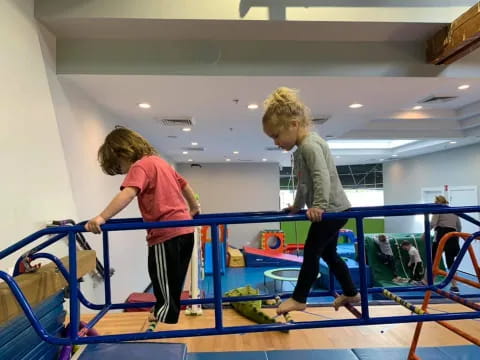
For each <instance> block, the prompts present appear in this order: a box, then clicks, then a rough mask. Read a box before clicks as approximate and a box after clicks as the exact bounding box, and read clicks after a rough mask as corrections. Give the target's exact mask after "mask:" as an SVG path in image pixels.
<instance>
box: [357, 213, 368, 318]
mask: <svg viewBox="0 0 480 360" xmlns="http://www.w3.org/2000/svg"><path fill="white" fill-rule="evenodd" d="M355 220H356V221H355V222H356V223H357V244H358V266H359V270H360V296H361V299H362V318H363V319H365V320H366V319H369V318H370V314H369V312H368V288H367V271H366V268H365V264H366V259H365V236H364V233H363V218H362V217H356V218H355Z"/></svg>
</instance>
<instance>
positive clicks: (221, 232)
mask: <svg viewBox="0 0 480 360" xmlns="http://www.w3.org/2000/svg"><path fill="white" fill-rule="evenodd" d="M479 210H480V208H478V207H458V208H456V207H448V206H439V205H428V204H426V205H398V206H385V207H367V208H352V210H351V211H349V212H348V213H331V214H324V216H325V218H335V217H338V218H342V217H344V218H345V217H348V218H353V219H355V220H356V223H355V231H352V230H348V229H344V230H342V231H341V232H340V234H339V238H340V239H339V244H340V246H343V249H345V250H344V251H343V252H341V255H340V256H341V257H342V258H343V260H344V261H345V262H346V263H347V265H348V268H349V270H350V271H351V273H352V276H353V279H354V281H355V283H356V285H357V286H358V288H359V289H360V293H361V299H362V301H361V304H360V305H359V306H352V305H350V304H347V305H346V306H345V308H344V309H343V310H341V311H338V312H335V311H333V309H332V308H331V306H330V304H331V302H332V300H333V299H334V298H335V297H336V296H338V294H339V292H340V290H339V287H338V285H337V283H336V281H335V279H334V278H333V276H332V275H331V274H329V272H328V269H327V268H326V266H325V265H324V264H322V263H320V269H321V270H320V274H319V276H318V280H317V283H316V286H315V288H314V289H313V291H312V293H311V294H310V297H309V300H308V305H309V306H308V308H307V310H306V311H302V312H293V313H291V314H286V315H285V316H282V317H279V316H276V315H275V312H274V310H275V307H276V306H277V305H278V304H279V303H280V302H281V301H282V300H283V299H285V298H287V297H288V296H289V294H290V293H291V290H292V287H293V286H294V283H295V277H296V275H297V274H298V268H299V266H300V265H301V250H302V244H301V243H300V242H298V243H295V244H293V246H292V244H288V243H287V239H286V236H285V232H284V231H282V230H281V229H266V230H264V231H261V232H260V234H259V244H260V248H258V249H255V248H250V247H246V248H243V249H233V248H229V246H228V232H229V229H228V225H230V224H245V223H263V222H265V223H266V222H271V221H272V220H277V221H279V222H281V223H283V222H297V221H304V220H305V213H304V212H303V213H300V214H297V215H289V214H285V213H283V212H258V213H225V214H203V215H199V216H198V217H196V218H195V219H194V220H190V221H177V222H163V223H144V222H143V221H142V220H141V219H125V220H124V221H122V220H115V221H111V222H107V224H105V225H103V226H102V228H103V231H104V235H103V259H102V260H103V266H104V268H106V269H108V268H109V238H108V234H109V232H111V231H119V230H122V231H128V230H134V229H142V228H149V227H176V226H182V225H183V226H185V225H191V226H196V227H197V229H198V230H197V233H198V236H197V245H198V247H197V248H196V250H195V252H194V257H193V258H192V264H191V266H190V271H189V275H188V278H189V281H188V284H186V289H187V293H188V296H186V297H185V299H184V300H183V301H182V304H183V305H184V307H185V308H184V311H183V312H182V316H181V321H180V323H179V324H177V325H174V326H173V327H172V326H167V325H165V324H157V323H154V324H152V323H149V322H148V321H146V315H147V314H148V309H149V308H150V307H151V306H152V305H153V302H139V301H126V302H125V303H112V301H111V295H110V294H111V282H110V277H106V278H105V280H104V283H103V286H104V288H105V302H104V304H93V303H91V302H90V301H89V300H88V299H87V298H85V296H84V295H83V293H82V291H81V288H80V287H79V284H80V282H79V279H81V278H82V277H83V276H85V275H86V274H87V273H89V272H91V271H94V270H95V268H96V265H97V262H96V260H97V259H96V254H95V252H94V251H92V250H81V251H77V241H76V240H77V237H76V234H77V233H82V232H83V231H84V229H83V224H82V223H80V224H78V225H70V226H59V227H50V228H45V229H43V230H40V231H38V232H36V233H34V234H32V235H31V236H29V237H27V238H25V239H23V240H21V241H19V242H17V243H15V244H14V245H12V246H10V247H8V248H7V249H4V250H2V251H1V252H0V259H1V258H3V257H5V256H8V255H9V254H11V253H13V252H15V251H17V250H20V249H23V250H24V248H28V247H29V245H30V244H31V243H32V242H33V241H35V240H37V239H39V238H42V237H43V236H47V235H48V240H46V241H44V242H43V243H42V244H41V245H38V246H36V247H35V248H34V250H35V251H28V252H27V253H28V259H26V258H20V259H19V263H21V262H23V263H24V264H27V266H26V267H25V266H24V267H20V266H19V267H18V273H16V274H15V275H14V276H10V275H8V274H6V273H5V272H0V278H1V279H2V280H3V281H4V282H3V283H1V284H0V296H1V298H0V301H1V304H2V309H3V308H5V309H6V311H2V318H1V319H0V324H1V325H0V326H1V327H0V332H1V334H2V336H1V339H2V341H1V344H0V350H1V352H0V354H1V358H2V359H27V358H29V359H60V360H65V359H70V358H72V359H74V358H75V359H98V358H99V357H102V358H103V359H114V358H115V359H132V358H143V357H146V356H147V355H149V354H150V356H152V354H160V353H161V357H160V358H162V359H167V360H174V359H175V360H176V359H220V358H226V357H227V356H228V358H233V359H239V360H241V359H277V360H278V359H286V358H287V357H288V358H291V357H292V356H304V357H306V358H312V359H314V358H322V357H326V356H334V357H335V358H338V359H373V358H374V357H378V356H379V354H382V355H387V356H389V357H390V358H392V359H407V358H408V359H434V358H435V359H439V358H440V359H476V358H478V356H479V355H480V348H479V347H478V346H479V345H480V340H479V339H478V332H477V333H475V329H477V328H478V318H480V306H479V305H478V303H477V301H478V298H479V289H480V268H479V266H478V263H477V260H476V255H475V253H474V251H473V248H472V247H471V243H472V242H473V241H477V240H476V236H479V234H465V233H458V235H459V236H461V237H462V239H463V240H464V244H463V246H462V248H461V251H460V253H459V255H458V257H457V259H456V260H455V263H454V265H453V266H452V268H451V269H448V271H446V269H445V266H444V265H443V264H442V259H441V252H439V253H438V254H437V256H436V257H435V258H434V259H432V256H431V255H429V251H428V250H427V249H430V248H431V239H430V235H429V232H428V231H427V232H426V233H425V235H424V238H423V239H422V237H421V236H420V235H421V234H383V235H386V236H387V239H388V241H389V242H390V244H391V247H392V249H394V252H397V254H396V259H395V262H396V267H397V269H398V272H399V277H401V278H402V279H405V280H404V281H402V282H398V283H397V282H392V281H391V280H392V278H393V273H391V272H389V271H390V269H389V268H388V267H386V265H385V264H383V263H381V262H379V261H378V259H377V252H378V248H376V246H375V238H376V237H378V234H366V233H364V232H363V223H364V219H365V218H369V217H373V216H379V215H383V216H390V215H396V216H408V215H414V214H427V215H426V216H425V226H426V228H429V227H428V225H429V224H428V213H447V212H449V213H457V214H458V215H459V216H461V217H462V218H464V219H466V220H468V221H472V222H474V223H475V222H476V223H477V224H480V223H478V221H477V220H475V219H473V218H471V217H470V216H468V213H469V212H477V211H479ZM452 234H454V235H455V234H457V233H450V234H448V236H451V235H452ZM287 236H288V235H287ZM448 236H445V237H444V238H442V241H441V243H440V245H439V246H440V250H441V249H442V246H444V244H445V242H446V241H447V240H448ZM65 237H67V238H68V244H69V250H70V252H69V256H68V257H66V258H62V259H58V258H57V257H55V256H54V255H52V254H49V253H44V252H42V250H43V249H44V248H45V247H46V246H48V245H49V244H51V243H53V242H56V241H59V240H60V239H62V238H65ZM405 239H409V241H411V243H412V244H415V246H416V247H417V248H418V249H420V250H421V256H422V260H423V261H424V262H425V264H427V265H426V268H425V269H426V275H425V279H426V282H425V284H421V285H420V284H418V283H413V282H409V279H410V277H411V274H410V273H409V272H408V271H407V270H406V269H404V267H405V264H403V265H402V263H404V262H405V256H406V254H404V253H403V250H402V249H401V248H400V246H397V244H399V242H400V241H405ZM293 241H295V242H296V241H297V240H293ZM340 248H341V247H340ZM430 254H431V253H430ZM467 256H469V257H470V259H471V261H472V263H473V264H474V269H475V272H476V273H475V274H474V276H469V277H466V276H464V274H463V273H460V272H457V268H458V266H459V264H460V262H461V261H462V260H463V259H464V258H465V257H467ZM40 258H45V259H48V260H50V261H51V262H50V263H49V264H47V265H42V266H35V263H32V262H34V261H35V260H37V259H40ZM207 264H210V265H208V266H211V267H210V268H209V267H208V266H207ZM22 269H23V270H22ZM26 269H28V270H26ZM22 271H23V272H22ZM453 278H454V279H456V280H457V282H459V283H460V284H461V288H460V292H459V293H458V294H456V293H453V292H449V291H447V290H448V284H449V283H450V282H451V280H452V279H453ZM65 299H68V306H67V307H66V309H67V311H64V310H63V302H64V301H65ZM130 300H132V299H130ZM84 308H89V309H90V310H93V311H95V312H96V314H95V315H89V314H82V311H81V309H84ZM465 308H466V309H467V310H465ZM444 309H447V310H444ZM119 310H124V311H127V310H130V311H127V312H121V313H118V311H119ZM136 310H137V311H136ZM138 310H140V311H138ZM142 310H146V311H142ZM109 313H111V314H109ZM112 313H113V314H112ZM121 316H123V317H121ZM113 319H116V320H113ZM122 319H123V320H122ZM127 319H129V324H130V325H128V326H125V324H126V323H125V321H126V320H127ZM450 320H462V321H461V322H458V321H456V322H454V323H452V322H451V321H450ZM433 322H434V323H435V324H439V325H441V326H442V327H443V328H445V329H448V331H451V332H453V333H455V334H457V335H458V336H460V337H461V338H463V339H464V340H465V341H467V342H469V343H472V344H473V345H466V344H461V346H460V345H456V346H430V347H429V346H422V347H418V348H417V344H418V341H419V339H422V337H427V338H428V333H429V331H431V325H432V323H433ZM467 322H470V325H465V324H467ZM102 323H104V324H105V326H108V325H107V324H110V328H109V330H108V331H107V332H104V333H102V331H101V330H100V329H102V328H103V327H102ZM122 323H123V327H121V325H120V324H122ZM411 323H416V328H415V331H414V334H411V332H412V328H408V329H409V330H407V329H406V328H401V327H400V325H408V324H411ZM472 323H473V325H472ZM397 325H398V326H399V327H397ZM137 326H140V328H141V329H142V330H138V329H137V331H135V329H136V327H137ZM357 326H362V328H364V329H366V330H365V331H371V332H372V333H375V332H378V334H379V336H378V337H377V338H375V339H372V341H371V343H372V345H373V344H377V346H378V341H380V340H379V338H381V337H385V338H387V337H392V336H401V335H402V334H403V333H404V332H405V331H407V334H408V331H410V335H408V337H409V338H410V341H411V342H410V346H409V347H401V348H392V347H388V348H384V347H382V346H379V347H365V346H364V345H365V344H364V345H363V346H358V347H351V345H350V347H347V348H345V349H328V347H326V348H325V347H322V346H317V349H318V348H322V350H320V349H318V350H312V349H311V348H310V349H309V350H307V348H305V350H288V349H284V350H281V347H280V348H275V350H272V351H216V352H211V350H210V351H208V352H207V351H198V348H199V347H201V345H200V343H203V344H204V346H207V345H208V346H210V347H212V348H214V346H213V344H212V343H211V341H220V342H221V340H220V339H222V338H229V339H236V340H234V341H233V343H235V342H238V341H240V340H239V339H242V336H243V337H244V338H243V339H246V337H247V336H249V335H255V333H259V334H257V337H256V338H257V340H256V341H257V342H258V341H266V339H268V338H270V337H271V338H272V339H280V340H275V341H282V342H284V343H285V342H286V343H288V341H297V342H299V343H301V342H302V341H304V342H305V341H306V340H305V339H308V338H309V336H308V335H307V334H310V336H311V334H317V335H315V336H318V333H315V332H318V331H326V330H328V331H331V333H332V334H334V333H335V331H348V330H342V329H355V328H356V327H357ZM464 326H466V327H464ZM103 329H105V328H103ZM379 329H380V330H379ZM104 331H105V330H104ZM310 332H311V333H310ZM235 334H237V335H235ZM239 334H243V335H239ZM380 335H381V336H380ZM412 335H413V337H412ZM219 336H220V337H219ZM232 336H233V337H232ZM171 338H174V339H176V340H175V341H174V343H170V342H169V339H171ZM302 338H303V340H301V339H302ZM25 339H29V340H28V341H26V340H25ZM160 339H161V340H162V342H160V343H158V342H151V341H154V340H160ZM182 339H189V340H188V341H198V343H197V344H196V345H195V347H196V348H197V351H193V352H192V351H189V349H188V344H186V343H183V342H182ZM192 339H198V340H192ZM215 339H216V340H215ZM250 339H251V338H250ZM261 339H263V340H261ZM288 339H290V340H288ZM292 339H294V340H292ZM126 341H128V343H126ZM132 341H133V342H132ZM137 341H142V342H137ZM143 341H147V342H143ZM272 341H274V340H272ZM323 341H325V340H323ZM369 342H370V340H369ZM26 344H28V345H26ZM310 345H311V344H310ZM444 345H448V343H444ZM254 347H255V346H254ZM254 347H253V348H254Z"/></svg>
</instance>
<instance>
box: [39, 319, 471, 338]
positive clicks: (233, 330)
mask: <svg viewBox="0 0 480 360" xmlns="http://www.w3.org/2000/svg"><path fill="white" fill-rule="evenodd" d="M472 318H480V312H462V313H451V314H448V313H442V314H425V315H403V316H387V317H374V318H369V319H366V320H364V319H336V320H321V321H302V322H294V323H275V324H262V325H248V326H231V327H223V328H221V329H218V330H217V329H214V328H209V329H206V328H205V329H190V330H170V331H162V332H142V333H128V334H118V335H103V336H92V337H82V338H78V339H77V340H76V341H75V344H94V343H104V342H107V343H116V342H122V341H140V340H153V339H165V338H176V337H191V336H211V335H228V334H244V333H253V332H265V331H279V330H300V329H312V328H330V327H343V326H362V325H382V324H397V323H413V322H429V321H439V320H443V321H446V320H463V319H472ZM48 340H49V342H50V343H52V344H58V345H66V344H71V343H70V342H69V340H68V339H64V338H53V337H49V339H48Z"/></svg>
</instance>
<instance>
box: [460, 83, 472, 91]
mask: <svg viewBox="0 0 480 360" xmlns="http://www.w3.org/2000/svg"><path fill="white" fill-rule="evenodd" d="M469 87H470V85H468V84H464V85H460V86H459V87H458V88H457V89H458V90H467V89H468V88H469Z"/></svg>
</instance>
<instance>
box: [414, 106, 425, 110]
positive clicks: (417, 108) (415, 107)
mask: <svg viewBox="0 0 480 360" xmlns="http://www.w3.org/2000/svg"><path fill="white" fill-rule="evenodd" d="M421 109H423V106H422V105H417V106H414V107H413V110H421Z"/></svg>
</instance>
